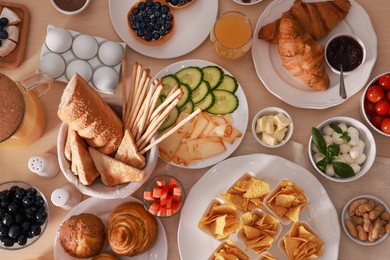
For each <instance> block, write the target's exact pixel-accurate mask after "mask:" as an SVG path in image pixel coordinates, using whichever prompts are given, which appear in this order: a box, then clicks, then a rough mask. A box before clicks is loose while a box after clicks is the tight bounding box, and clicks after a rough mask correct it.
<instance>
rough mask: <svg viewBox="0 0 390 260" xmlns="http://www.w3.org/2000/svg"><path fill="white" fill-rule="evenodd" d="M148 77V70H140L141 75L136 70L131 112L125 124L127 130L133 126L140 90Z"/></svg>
mask: <svg viewBox="0 0 390 260" xmlns="http://www.w3.org/2000/svg"><path fill="white" fill-rule="evenodd" d="M139 67H140V66H139ZM148 77H149V70H148V69H147V70H142V74H141V71H138V70H137V76H136V80H135V87H134V95H133V100H132V102H131V111H130V114H129V122H128V124H127V128H128V129H131V128H132V126H133V124H134V120H135V117H136V115H137V113H138V110H139V107H138V106H139V101H140V98H141V95H142V88H143V85H144V83H145V80H146V79H147V78H148ZM142 101H143V100H142Z"/></svg>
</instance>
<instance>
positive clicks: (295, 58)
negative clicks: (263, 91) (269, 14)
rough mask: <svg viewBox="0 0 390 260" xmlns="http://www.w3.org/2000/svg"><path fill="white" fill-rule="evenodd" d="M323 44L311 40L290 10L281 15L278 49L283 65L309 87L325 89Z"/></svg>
mask: <svg viewBox="0 0 390 260" xmlns="http://www.w3.org/2000/svg"><path fill="white" fill-rule="evenodd" d="M324 49H325V48H324V46H322V45H321V44H320V43H319V42H317V41H315V40H313V38H311V37H310V35H309V34H308V33H306V31H305V30H304V29H303V27H302V26H301V24H300V23H299V21H298V19H297V18H296V17H295V15H294V14H292V13H291V12H285V13H284V14H283V15H282V18H281V20H280V26H279V46H278V51H279V54H280V57H281V59H282V64H283V66H284V67H285V68H286V69H287V70H288V71H290V72H291V73H292V74H293V75H294V76H296V77H298V78H299V79H301V80H302V81H303V82H305V83H306V84H307V85H308V86H309V87H311V88H313V89H317V90H326V89H328V87H329V77H328V74H327V73H326V71H325V60H324Z"/></svg>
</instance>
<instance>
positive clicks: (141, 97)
mask: <svg viewBox="0 0 390 260" xmlns="http://www.w3.org/2000/svg"><path fill="white" fill-rule="evenodd" d="M143 74H144V73H143ZM148 74H149V72H145V75H142V78H141V81H140V86H139V91H138V95H137V96H136V98H137V101H134V102H135V103H136V106H135V109H134V112H133V113H132V117H131V119H130V125H129V129H133V127H134V124H135V122H136V118H137V115H138V113H139V111H140V109H141V106H142V104H143V103H144V101H145V96H146V90H147V89H148V85H149V82H150V76H149V75H148ZM146 75H147V76H146ZM144 76H146V77H145V78H144Z"/></svg>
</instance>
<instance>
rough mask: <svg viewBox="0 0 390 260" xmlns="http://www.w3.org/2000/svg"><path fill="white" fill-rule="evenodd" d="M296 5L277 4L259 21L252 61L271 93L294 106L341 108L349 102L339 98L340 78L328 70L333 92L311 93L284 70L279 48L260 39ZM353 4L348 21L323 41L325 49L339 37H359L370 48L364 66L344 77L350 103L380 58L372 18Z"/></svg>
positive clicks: (283, 1) (282, 1)
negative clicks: (264, 29)
mask: <svg viewBox="0 0 390 260" xmlns="http://www.w3.org/2000/svg"><path fill="white" fill-rule="evenodd" d="M321 1H323V0H321ZM293 2H294V0H275V1H273V2H272V3H271V4H270V5H269V6H268V7H267V8H266V10H265V11H264V12H263V14H262V15H261V16H260V18H259V20H258V21H257V25H256V29H255V33H254V34H253V45H252V58H253V63H254V65H255V69H256V72H257V75H258V77H259V78H260V80H261V81H262V82H263V84H264V86H265V87H266V88H267V89H268V91H269V92H271V93H272V94H273V95H275V96H276V97H278V98H280V99H281V100H283V101H284V102H286V103H288V104H290V105H292V106H295V107H300V108H312V109H324V108H328V107H332V106H336V105H339V104H341V103H343V102H344V101H345V100H346V99H342V98H340V97H339V85H340V84H339V75H337V74H336V73H334V72H332V71H331V69H330V68H329V67H326V71H327V73H328V75H329V78H330V86H329V89H328V90H326V91H318V90H314V89H311V88H309V87H308V86H307V85H306V84H305V83H303V82H302V81H300V80H299V79H298V78H296V77H294V76H293V75H292V74H291V73H290V72H288V71H287V70H286V69H285V68H284V67H283V65H282V61H281V59H280V56H279V53H278V46H277V45H276V44H271V43H268V42H266V41H263V40H260V39H258V38H257V35H258V32H259V30H260V28H261V27H262V26H263V25H265V24H268V23H270V22H273V21H275V20H276V19H278V18H280V17H281V15H282V13H283V12H285V11H287V10H289V9H290V7H291V6H292V5H293ZM307 2H312V0H310V1H307ZM350 2H351V9H350V10H349V13H348V15H347V16H346V18H345V19H344V20H343V21H341V22H340V23H339V24H338V25H337V26H336V27H335V28H333V30H332V31H331V32H330V33H329V34H328V36H327V37H325V38H324V39H322V40H321V41H320V42H321V43H322V44H323V45H324V46H325V44H326V42H327V41H328V40H329V39H330V38H331V37H332V36H334V35H336V34H339V33H352V34H355V35H356V36H357V37H359V38H360V39H361V40H362V41H363V43H364V45H365V47H366V50H367V57H366V61H365V63H364V64H363V66H362V67H361V68H360V69H358V70H357V71H355V72H354V73H351V74H350V75H345V76H344V81H345V87H346V91H347V99H348V98H350V97H352V96H353V95H354V94H356V93H357V92H358V91H359V90H360V89H361V88H362V87H363V86H365V84H366V82H367V80H368V79H369V77H370V74H371V71H372V69H373V67H374V64H375V61H376V58H377V38H376V34H375V31H374V28H373V27H372V24H371V20H370V17H369V16H368V14H367V12H366V11H365V10H364V9H363V8H362V7H361V6H360V5H359V4H357V3H356V2H355V1H354V0H350Z"/></svg>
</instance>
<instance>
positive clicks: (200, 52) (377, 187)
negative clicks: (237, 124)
mask: <svg viewBox="0 0 390 260" xmlns="http://www.w3.org/2000/svg"><path fill="white" fill-rule="evenodd" d="M198 1H216V0H198ZM12 2H16V3H20V4H24V5H25V6H26V7H27V8H28V10H29V12H30V25H29V33H28V40H27V44H26V50H25V58H24V62H23V63H22V65H21V66H20V67H18V68H16V69H5V68H0V72H1V73H5V74H6V75H8V76H9V77H11V78H12V79H14V80H20V79H22V78H24V77H26V76H28V75H31V74H33V73H34V72H35V71H36V69H37V68H38V66H39V60H40V50H41V46H42V44H43V42H44V40H45V36H46V30H47V26H48V25H49V24H52V25H55V26H59V27H63V28H66V29H71V30H75V31H79V32H82V33H85V34H90V35H94V36H99V37H103V38H106V39H109V40H113V41H121V39H120V38H119V36H118V35H117V33H116V32H115V29H114V27H113V26H112V24H111V20H110V16H109V11H108V1H107V0H99V1H92V3H91V4H90V6H89V7H88V8H87V10H86V11H85V12H83V13H82V14H79V15H75V16H66V15H64V14H61V13H59V12H58V11H56V10H55V9H54V7H53V6H52V5H51V4H50V1H49V0H46V1H42V0H41V1H30V0H14V1H12ZM271 2H272V1H271V0H264V1H262V2H261V3H259V4H257V5H252V6H242V5H238V4H236V3H234V2H233V1H231V0H219V1H218V4H219V11H218V13H219V14H221V13H223V12H226V11H229V10H239V11H241V12H243V13H245V14H246V15H247V16H248V17H249V18H250V20H251V22H252V24H253V25H255V24H256V22H257V20H258V18H259V16H260V15H261V14H262V12H263V11H264V10H265V8H266V7H267V6H268V5H269V4H270V3H271ZM356 2H358V3H359V4H360V5H361V6H362V7H363V8H364V9H365V10H366V11H367V13H368V14H369V16H370V18H371V22H372V24H373V27H374V29H375V32H376V35H377V38H378V46H377V50H378V58H377V61H376V63H375V66H374V69H373V71H372V74H371V77H370V79H371V78H373V77H374V76H375V75H378V74H380V73H382V72H385V71H389V70H390V69H389V68H390V48H389V46H390V30H389V29H388V26H387V20H388V15H389V11H390V6H389V4H388V1H386V0H372V1H363V0H357V1H356ZM200 19H201V17H200ZM194 33H196V32H194ZM184 59H204V60H209V61H211V62H214V63H217V64H219V65H220V66H222V67H224V68H225V69H227V70H228V71H229V72H231V73H232V74H233V75H234V76H235V77H236V78H237V79H238V81H239V82H240V84H241V85H242V87H243V89H244V91H245V93H246V97H247V99H248V105H249V124H250V122H251V120H252V118H253V116H254V115H255V113H256V112H257V111H259V110H260V109H262V108H264V107H267V106H279V107H282V108H284V109H285V110H287V111H288V112H289V113H290V115H291V116H292V118H293V120H294V125H295V130H294V133H293V136H292V139H291V142H290V143H289V144H288V145H287V146H286V147H284V148H279V149H266V148H263V147H260V146H259V145H257V143H254V142H253V141H254V139H253V137H252V133H251V130H250V126H249V125H248V128H247V132H246V133H245V138H244V141H243V143H242V144H241V145H240V147H239V148H238V149H237V151H236V152H234V153H233V155H232V156H238V155H244V154H251V153H267V154H273V155H278V156H282V157H285V158H286V159H289V160H291V161H293V162H295V163H297V164H300V165H301V166H303V167H305V168H306V169H308V170H309V171H310V172H312V173H313V175H315V177H317V178H318V180H319V181H320V182H321V183H322V184H323V186H324V187H325V189H326V190H327V192H328V193H329V196H330V198H331V200H332V202H333V204H334V205H335V208H336V210H337V212H338V213H339V214H340V213H341V209H342V207H343V206H344V204H345V202H347V201H348V200H349V199H350V198H352V197H353V196H356V195H360V194H372V195H376V196H378V197H380V198H381V199H382V200H384V201H385V202H386V203H387V204H388V205H390V197H389V194H390V159H389V158H390V148H389V147H390V138H386V137H384V136H381V135H379V134H376V133H374V138H375V140H376V145H377V158H376V161H375V164H374V166H375V167H374V168H373V169H372V170H371V171H370V172H369V173H368V174H367V175H366V176H364V177H363V178H362V179H359V180H357V181H355V182H351V183H347V184H340V183H335V182H331V181H328V180H326V179H325V178H323V177H322V176H319V175H318V174H317V173H316V172H315V170H314V168H313V167H312V166H311V165H310V163H309V162H308V155H307V145H308V140H309V137H310V131H309V129H310V128H311V127H312V126H314V125H317V124H318V123H320V122H321V121H323V120H325V119H327V118H330V117H333V116H349V117H353V118H356V119H358V120H361V121H362V120H363V119H362V118H361V116H360V114H359V102H360V98H361V94H362V90H361V91H359V92H358V93H357V94H356V95H354V96H352V97H350V98H349V99H348V100H347V101H346V102H344V103H343V104H341V105H338V106H335V107H332V108H328V109H322V110H316V109H302V108H296V107H293V106H290V105H288V104H286V103H284V102H283V101H281V100H280V99H278V98H277V97H275V96H274V95H272V94H271V93H270V92H268V91H267V89H266V88H265V87H264V85H263V84H262V83H261V81H260V80H259V78H258V77H257V75H256V72H255V68H254V65H253V61H252V57H251V53H250V52H249V53H247V54H246V55H245V56H244V57H242V58H241V59H239V60H236V61H229V60H225V59H223V58H220V57H219V56H217V54H216V53H215V52H214V50H213V48H212V45H211V43H210V41H209V39H206V40H205V41H204V42H203V43H202V44H201V45H200V46H199V47H198V48H196V49H195V50H193V51H192V52H190V53H188V54H186V55H184V56H182V57H179V58H174V59H155V58H151V57H146V56H144V55H141V54H139V53H137V52H135V51H134V50H132V49H131V48H129V47H127V48H126V60H127V71H128V72H130V71H131V68H132V64H133V63H134V62H135V61H138V62H140V63H142V64H143V66H144V67H148V68H150V70H151V73H152V74H154V73H157V72H158V71H160V70H161V69H162V68H164V67H165V66H168V65H169V64H171V63H174V62H176V61H180V60H184ZM129 79H130V73H128V75H127V80H128V82H130V81H129ZM64 87H65V84H64V83H60V82H56V83H55V85H54V87H53V88H52V89H51V90H50V91H49V92H48V93H47V94H46V95H45V96H43V97H42V98H41V101H42V103H43V105H44V108H45V110H46V114H47V118H48V122H47V126H46V129H45V132H44V133H43V135H42V137H41V138H40V139H39V140H38V141H37V142H36V143H34V144H32V145H31V146H29V147H27V148H25V149H22V150H19V151H0V166H1V167H0V168H1V174H0V182H3V181H7V180H11V179H21V180H25V181H27V182H30V183H33V184H35V185H36V186H38V187H39V188H40V189H41V190H42V191H43V193H44V194H45V196H46V197H48V198H50V194H51V193H52V191H53V190H55V189H56V188H58V187H61V186H62V185H64V184H66V183H67V180H66V179H65V178H64V176H63V175H62V174H61V173H60V174H58V175H57V176H56V177H55V178H53V179H50V180H47V179H42V178H40V177H38V176H36V175H35V174H33V173H31V172H30V171H29V170H28V167H27V161H28V159H29V158H30V157H31V156H33V155H39V154H43V153H45V152H52V153H56V138H57V133H58V130H59V126H60V124H61V122H60V120H59V119H58V117H57V115H56V110H57V107H58V104H59V100H60V97H61V94H62V90H63V88H64ZM115 95H118V96H120V95H121V88H120V86H119V87H118V89H117V91H116V93H115ZM299 152H300V153H301V154H297V153H299ZM157 167H158V169H159V171H162V170H163V171H169V173H171V174H173V175H175V176H177V177H178V178H179V179H180V180H181V181H182V182H183V183H184V186H185V189H186V190H187V191H190V189H191V187H192V186H193V185H194V184H195V183H196V181H197V180H199V178H200V177H201V176H202V175H203V174H204V173H205V172H206V171H207V170H208V169H207V168H206V169H201V170H192V171H191V170H181V169H179V168H175V167H172V166H168V165H166V164H165V163H163V162H161V161H159V163H158V166H157ZM140 195H141V194H140V192H139V191H138V192H136V193H135V194H134V196H135V197H137V198H140ZM84 198H85V197H84ZM49 204H50V219H49V224H48V227H47V230H46V231H45V233H44V234H43V236H42V238H41V239H40V240H38V241H37V242H36V243H35V244H33V245H32V246H31V247H28V248H27V249H25V250H20V251H13V252H12V251H1V252H0V258H1V259H40V260H46V259H53V258H54V256H53V255H54V253H53V252H54V251H53V243H54V238H55V234H56V231H57V230H58V228H59V225H60V223H61V222H62V220H63V218H64V217H65V216H66V214H67V213H68V211H65V210H63V209H60V208H57V207H55V206H54V205H53V204H52V203H49ZM179 220H180V216H179V215H177V216H175V217H173V218H169V219H164V220H162V222H163V225H164V227H165V231H166V233H167V239H168V259H170V260H171V259H180V256H179V251H178V245H177V227H178V223H179ZM324 225H326V223H324ZM389 248H390V240H389V239H387V240H386V241H385V242H384V243H382V244H380V245H377V246H371V247H364V246H360V245H357V244H355V243H354V242H352V241H351V240H350V239H349V238H348V237H347V236H346V235H345V233H344V231H343V230H341V241H340V250H339V259H345V260H349V259H389V255H390V249H389ZM200 250H201V249H200ZM374 256H375V257H374Z"/></svg>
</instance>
